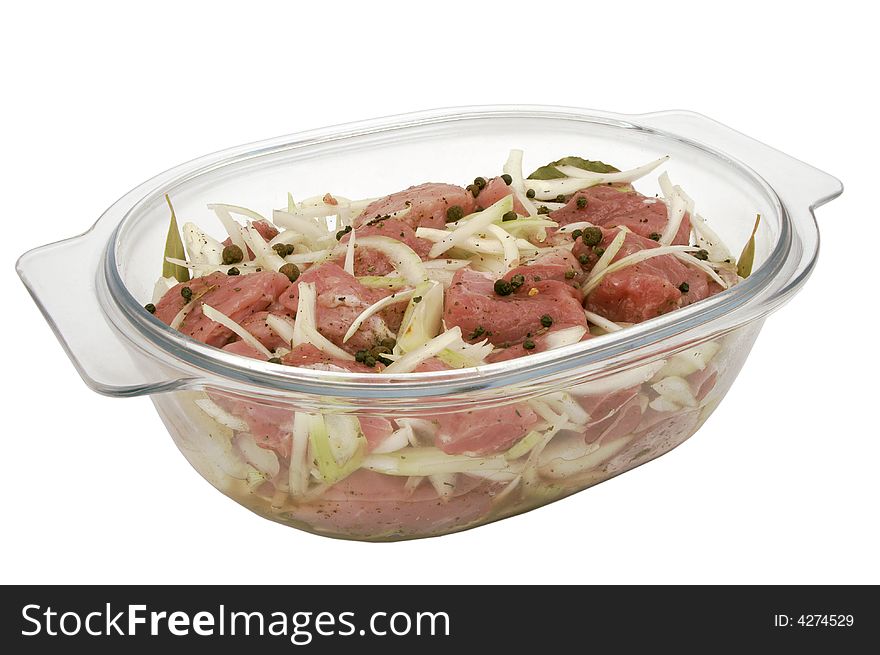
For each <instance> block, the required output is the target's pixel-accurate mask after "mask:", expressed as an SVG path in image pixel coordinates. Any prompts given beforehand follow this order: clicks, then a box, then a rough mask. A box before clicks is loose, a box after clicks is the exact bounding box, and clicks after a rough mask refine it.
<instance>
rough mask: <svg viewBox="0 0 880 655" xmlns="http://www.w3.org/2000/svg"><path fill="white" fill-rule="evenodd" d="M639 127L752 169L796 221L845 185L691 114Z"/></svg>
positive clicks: (664, 115) (666, 115)
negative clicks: (677, 137) (688, 141)
mask: <svg viewBox="0 0 880 655" xmlns="http://www.w3.org/2000/svg"><path fill="white" fill-rule="evenodd" d="M638 121H639V123H641V124H643V125H647V126H649V127H656V128H658V129H660V130H663V131H664V132H669V133H672V134H675V135H682V136H684V135H687V138H689V139H692V140H694V141H697V142H700V143H704V144H706V145H708V146H710V147H711V148H714V149H716V150H718V151H720V152H723V153H725V154H727V155H729V156H731V157H733V158H734V159H737V160H739V161H741V162H742V163H743V164H745V165H746V166H749V167H750V168H751V169H752V170H754V171H755V172H756V173H758V175H760V176H761V177H763V178H764V179H765V180H766V181H767V183H768V184H769V185H770V186H772V187H773V189H774V190H775V191H776V193H777V195H778V196H779V198H780V200H782V202H783V204H784V205H785V206H786V209H787V210H788V211H789V212H790V213H791V214H792V218H793V219H795V220H799V219H800V218H802V217H803V214H804V210H807V213H808V214H809V218H810V219H812V210H814V209H816V208H817V207H820V206H821V205H824V204H825V203H826V202H829V201H831V200H834V198H836V197H837V196H839V195H840V194H841V193H842V192H843V184H842V183H841V182H840V180H838V179H837V178H836V177H834V176H833V175H829V174H828V173H825V172H823V171H820V170H819V169H818V168H814V167H812V166H810V165H809V164H807V163H804V162H802V161H800V160H799V159H795V158H794V157H791V156H789V155H786V154H785V153H783V152H780V151H779V150H776V149H775V148H771V147H770V146H768V145H766V144H764V143H761V142H760V141H756V140H755V139H753V138H751V137H748V136H746V135H745V134H742V133H741V132H737V131H736V130H734V129H731V128H729V127H727V126H726V125H723V124H722V123H719V122H717V121H714V120H712V119H711V118H708V117H707V116H703V115H702V114H698V113H695V112H689V111H664V112H657V113H651V114H642V115H640V116H639V117H638Z"/></svg>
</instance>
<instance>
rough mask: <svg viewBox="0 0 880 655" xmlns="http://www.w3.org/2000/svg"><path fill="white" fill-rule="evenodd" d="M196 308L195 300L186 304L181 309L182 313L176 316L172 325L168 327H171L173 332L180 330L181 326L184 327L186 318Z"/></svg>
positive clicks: (172, 320)
mask: <svg viewBox="0 0 880 655" xmlns="http://www.w3.org/2000/svg"><path fill="white" fill-rule="evenodd" d="M195 306H196V301H195V300H190V301H189V302H188V303H186V304H185V305H184V306H183V307H181V308H180V311H179V312H177V314H175V315H174V318H173V319H171V323H169V324H168V327H170V328H171V329H172V330H179V329H180V326H181V325H183V321H184V319H186V317H187V316H188V315H189V313H190V312H191V311H192V310H193V308H194V307H195Z"/></svg>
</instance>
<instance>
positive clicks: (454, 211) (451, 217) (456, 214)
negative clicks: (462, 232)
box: [446, 205, 464, 223]
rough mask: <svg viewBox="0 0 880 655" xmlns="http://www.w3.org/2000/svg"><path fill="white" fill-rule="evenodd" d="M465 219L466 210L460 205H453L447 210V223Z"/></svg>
mask: <svg viewBox="0 0 880 655" xmlns="http://www.w3.org/2000/svg"><path fill="white" fill-rule="evenodd" d="M462 217H464V210H463V209H462V208H461V207H460V206H459V205H452V207H450V208H449V209H447V210H446V222H447V223H451V222H452V221H457V220H459V219H460V218H462Z"/></svg>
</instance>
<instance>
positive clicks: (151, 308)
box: [144, 302, 156, 314]
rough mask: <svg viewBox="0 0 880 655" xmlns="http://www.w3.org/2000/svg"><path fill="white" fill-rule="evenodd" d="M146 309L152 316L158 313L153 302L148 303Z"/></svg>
mask: <svg viewBox="0 0 880 655" xmlns="http://www.w3.org/2000/svg"><path fill="white" fill-rule="evenodd" d="M144 309H146V310H147V311H148V312H150V313H151V314H155V313H156V305H154V304H153V303H151V302H148V303H147V304H146V305H144Z"/></svg>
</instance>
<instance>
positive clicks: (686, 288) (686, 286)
mask: <svg viewBox="0 0 880 655" xmlns="http://www.w3.org/2000/svg"><path fill="white" fill-rule="evenodd" d="M678 290H679V291H681V292H682V293H687V292H688V291H690V290H691V285H689V284H688V283H687V282H682V283H681V284H679V285H678Z"/></svg>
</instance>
